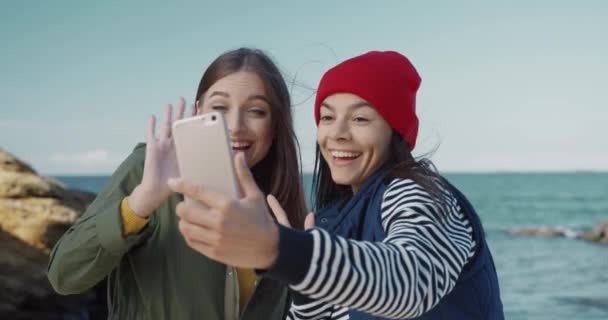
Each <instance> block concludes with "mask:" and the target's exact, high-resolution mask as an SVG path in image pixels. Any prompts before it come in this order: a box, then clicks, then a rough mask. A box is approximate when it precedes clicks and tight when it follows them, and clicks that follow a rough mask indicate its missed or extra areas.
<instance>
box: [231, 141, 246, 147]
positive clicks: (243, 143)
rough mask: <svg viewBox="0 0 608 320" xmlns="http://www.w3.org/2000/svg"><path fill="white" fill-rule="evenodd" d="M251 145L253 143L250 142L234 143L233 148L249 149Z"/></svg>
mask: <svg viewBox="0 0 608 320" xmlns="http://www.w3.org/2000/svg"><path fill="white" fill-rule="evenodd" d="M250 145H251V143H249V142H232V147H233V148H245V147H249V146H250Z"/></svg>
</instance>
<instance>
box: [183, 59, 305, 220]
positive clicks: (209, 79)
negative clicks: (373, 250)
mask: <svg viewBox="0 0 608 320" xmlns="http://www.w3.org/2000/svg"><path fill="white" fill-rule="evenodd" d="M238 71H248V72H253V73H255V74H256V75H258V76H259V77H260V78H261V79H262V82H263V83H264V88H265V90H266V95H267V97H268V100H269V102H270V108H271V113H272V126H273V129H274V136H273V140H272V145H271V147H270V149H269V150H268V154H267V155H266V157H264V159H262V160H261V161H260V162H259V163H257V164H256V165H255V166H254V167H253V168H251V171H252V173H253V176H254V178H255V181H256V183H257V184H258V186H259V187H260V189H261V190H262V191H263V192H264V194H272V195H274V196H275V197H276V198H277V200H278V201H279V203H280V204H281V206H282V207H283V208H284V209H285V211H286V213H287V217H288V219H289V222H290V223H291V225H292V226H294V227H300V228H301V227H302V226H303V223H304V217H305V215H306V203H305V201H304V191H303V187H302V178H301V177H302V172H301V170H300V166H299V163H300V153H299V149H300V148H299V143H298V140H297V138H296V135H295V132H294V129H293V120H292V112H291V98H290V96H289V90H288V89H287V84H286V83H285V80H284V78H283V76H282V74H281V72H280V71H279V68H278V67H277V66H276V64H275V63H274V62H273V61H272V59H271V58H270V57H269V56H268V55H267V54H265V53H264V52H263V51H261V50H259V49H251V48H239V49H236V50H231V51H228V52H225V53H223V54H222V55H220V56H219V57H218V58H216V59H215V60H214V61H213V62H212V63H211V65H209V67H208V68H207V70H206V71H205V73H204V74H203V77H202V78H201V81H200V83H199V85H198V90H197V92H196V99H195V100H196V101H199V100H202V98H203V95H204V94H205V92H206V91H207V90H208V89H209V88H210V87H211V86H212V85H213V84H214V83H215V82H216V81H218V80H219V79H221V78H224V77H226V76H228V75H230V74H233V73H235V72H238ZM199 105H202V101H199Z"/></svg>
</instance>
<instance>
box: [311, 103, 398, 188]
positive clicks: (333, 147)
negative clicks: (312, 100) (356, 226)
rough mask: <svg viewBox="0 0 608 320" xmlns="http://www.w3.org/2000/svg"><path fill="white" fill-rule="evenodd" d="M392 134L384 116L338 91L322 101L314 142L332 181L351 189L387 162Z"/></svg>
mask: <svg viewBox="0 0 608 320" xmlns="http://www.w3.org/2000/svg"><path fill="white" fill-rule="evenodd" d="M391 135H392V128H391V127H390V126H389V124H388V123H387V122H386V121H385V120H384V118H383V117H382V116H381V115H380V114H379V113H378V112H377V111H376V109H374V108H373V107H372V106H371V105H369V103H368V102H367V101H365V100H363V99H362V98H361V97H359V96H357V95H354V94H350V93H337V94H333V95H330V96H328V97H327V98H326V99H325V100H324V101H323V102H322V103H321V109H320V121H319V126H318V128H317V143H318V144H319V148H320V150H321V154H322V155H323V158H324V159H325V161H326V162H327V164H328V166H329V169H330V171H331V177H332V179H333V181H334V182H335V183H336V184H339V185H348V186H350V187H351V188H352V190H353V192H357V191H358V190H359V188H360V187H361V185H362V184H363V183H364V182H365V180H367V178H369V177H370V176H371V175H372V174H373V173H374V172H375V171H376V170H377V169H378V168H380V166H382V164H384V162H386V160H387V159H388V153H389V144H390V140H391Z"/></svg>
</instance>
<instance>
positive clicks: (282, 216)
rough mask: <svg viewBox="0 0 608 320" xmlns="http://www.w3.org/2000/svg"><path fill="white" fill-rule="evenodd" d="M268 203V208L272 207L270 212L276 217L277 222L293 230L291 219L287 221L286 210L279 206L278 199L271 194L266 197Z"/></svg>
mask: <svg viewBox="0 0 608 320" xmlns="http://www.w3.org/2000/svg"><path fill="white" fill-rule="evenodd" d="M266 202H268V206H269V207H270V210H271V211H272V213H273V214H274V217H275V218H277V221H278V222H279V223H280V224H281V225H283V226H285V227H290V228H291V224H290V223H289V219H287V214H286V213H285V210H283V208H282V207H281V205H280V204H279V201H278V200H277V198H275V197H274V196H273V195H271V194H269V195H268V196H267V197H266Z"/></svg>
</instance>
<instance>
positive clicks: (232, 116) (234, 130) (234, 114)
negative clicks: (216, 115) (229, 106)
mask: <svg viewBox="0 0 608 320" xmlns="http://www.w3.org/2000/svg"><path fill="white" fill-rule="evenodd" d="M233 109H234V108H233ZM225 116H226V124H227V125H228V130H229V131H230V134H231V135H232V136H238V135H239V134H240V133H242V132H243V131H245V124H244V123H243V115H242V113H241V112H240V111H238V110H230V111H228V112H227V113H226V115H225Z"/></svg>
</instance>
